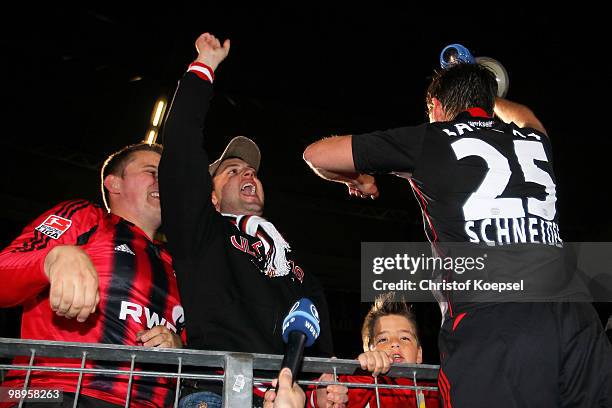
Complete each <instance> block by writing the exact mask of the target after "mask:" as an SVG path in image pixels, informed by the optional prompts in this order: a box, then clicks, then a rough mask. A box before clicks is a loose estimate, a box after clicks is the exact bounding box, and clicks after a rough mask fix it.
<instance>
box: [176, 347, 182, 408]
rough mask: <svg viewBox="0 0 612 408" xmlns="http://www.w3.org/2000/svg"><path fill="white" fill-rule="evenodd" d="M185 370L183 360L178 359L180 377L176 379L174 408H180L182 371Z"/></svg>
mask: <svg viewBox="0 0 612 408" xmlns="http://www.w3.org/2000/svg"><path fill="white" fill-rule="evenodd" d="M182 368H183V359H182V358H180V357H179V359H178V373H177V374H178V377H176V391H175V392H174V408H176V407H178V402H179V395H180V393H181V371H182Z"/></svg>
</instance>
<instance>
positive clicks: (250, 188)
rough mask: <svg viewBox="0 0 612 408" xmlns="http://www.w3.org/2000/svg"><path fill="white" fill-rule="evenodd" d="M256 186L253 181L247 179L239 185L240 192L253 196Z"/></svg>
mask: <svg viewBox="0 0 612 408" xmlns="http://www.w3.org/2000/svg"><path fill="white" fill-rule="evenodd" d="M256 193H257V187H256V186H255V184H254V183H252V182H250V181H247V182H246V183H244V184H243V185H242V186H241V187H240V194H242V195H245V196H249V197H253V196H255V197H256V196H257V194H256Z"/></svg>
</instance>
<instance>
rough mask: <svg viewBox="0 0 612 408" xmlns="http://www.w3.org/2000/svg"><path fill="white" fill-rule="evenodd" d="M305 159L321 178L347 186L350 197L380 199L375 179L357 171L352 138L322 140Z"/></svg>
mask: <svg viewBox="0 0 612 408" xmlns="http://www.w3.org/2000/svg"><path fill="white" fill-rule="evenodd" d="M303 157H304V160H305V161H306V163H307V164H308V165H309V166H310V168H311V169H312V170H313V171H314V172H315V173H316V174H317V175H318V176H319V177H321V178H323V179H325V180H329V181H335V182H338V183H344V184H346V186H347V187H348V190H349V194H350V195H354V196H357V197H362V198H366V197H371V198H376V197H378V195H379V193H378V187H377V186H376V180H375V179H374V177H372V176H370V175H369V174H364V173H359V172H357V171H356V170H355V164H354V162H353V148H352V136H350V135H348V136H333V137H328V138H325V139H321V140H319V141H318V142H315V143H313V144H311V145H310V146H308V147H307V148H306V150H305V151H304V155H303Z"/></svg>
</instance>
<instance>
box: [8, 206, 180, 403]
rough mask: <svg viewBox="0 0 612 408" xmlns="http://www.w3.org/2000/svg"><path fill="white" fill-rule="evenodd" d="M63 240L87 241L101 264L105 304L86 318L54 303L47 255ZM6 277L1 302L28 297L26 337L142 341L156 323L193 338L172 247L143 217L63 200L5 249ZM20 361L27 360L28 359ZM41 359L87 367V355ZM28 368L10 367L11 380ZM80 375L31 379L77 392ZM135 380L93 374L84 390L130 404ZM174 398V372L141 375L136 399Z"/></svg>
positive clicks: (89, 250) (86, 246)
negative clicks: (153, 234)
mask: <svg viewBox="0 0 612 408" xmlns="http://www.w3.org/2000/svg"><path fill="white" fill-rule="evenodd" d="M58 245H79V246H80V247H81V248H82V249H83V250H84V251H85V252H86V253H87V254H88V255H89V257H90V259H91V261H92V263H93V265H94V267H95V268H96V271H97V272H98V279H99V292H100V304H99V305H98V308H97V311H96V312H95V313H94V314H92V315H90V316H89V318H88V319H87V320H86V321H85V322H83V323H79V322H77V321H76V319H66V318H64V317H60V316H57V315H56V314H55V313H54V312H53V311H52V310H51V307H50V305H49V288H48V286H49V281H48V279H47V277H46V275H45V274H44V259H45V256H46V255H47V253H48V252H49V251H50V250H51V249H53V248H54V247H56V246H58ZM0 279H1V280H2V282H3V284H2V285H0V306H1V307H7V306H13V305H17V304H21V305H23V318H22V325H21V337H22V338H24V339H36V340H55V341H71V342H85V343H108V344H124V345H131V346H137V345H141V344H140V343H137V342H136V334H137V333H138V332H139V331H141V330H146V329H150V328H152V327H154V326H156V325H164V326H166V327H168V328H169V329H170V330H172V331H174V332H177V333H179V334H181V335H182V337H183V339H185V336H184V334H183V333H182V332H183V330H182V329H183V326H184V314H183V308H182V306H181V304H180V298H179V293H178V288H177V283H176V277H175V275H174V270H173V267H172V259H171V258H170V255H169V254H168V252H167V251H166V250H165V249H164V248H163V247H162V246H161V245H160V244H159V243H157V242H153V241H151V240H150V239H149V238H148V237H147V235H146V234H145V233H144V232H143V231H142V230H141V229H140V228H139V227H137V226H136V225H134V224H132V223H130V222H128V221H126V220H124V219H122V218H121V217H118V216H116V215H113V214H108V213H106V211H104V210H103V209H102V208H101V207H99V206H97V205H94V204H92V203H90V202H88V201H85V200H76V201H68V202H64V203H61V204H59V205H57V206H55V207H54V208H52V209H51V210H49V211H47V212H46V213H44V214H43V215H41V216H40V217H38V218H37V219H36V220H34V221H33V222H32V223H31V224H30V225H28V226H27V227H26V228H25V229H24V230H23V232H22V233H21V235H20V236H19V237H18V238H17V239H16V240H15V241H13V242H12V243H11V244H10V245H9V246H8V247H7V248H6V249H4V250H3V251H2V252H1V253H0ZM15 363H18V364H24V363H26V364H27V359H24V358H21V359H16V361H15ZM35 364H36V365H53V364H61V365H62V366H75V367H79V366H80V361H71V360H66V359H62V360H58V359H50V358H37V359H36V360H35ZM109 364H111V363H108V364H105V365H104V366H101V365H94V364H93V363H89V364H88V367H91V368H111V367H112V368H116V367H117V365H115V366H111V365H109ZM122 367H123V365H122ZM125 367H129V363H126V364H125ZM23 373H24V372H23V371H20V372H17V371H14V372H11V373H9V376H8V377H7V380H6V381H5V383H4V384H3V385H4V386H16V385H18V384H19V383H21V382H22V378H23ZM77 377H78V374H76V373H50V372H34V373H33V375H32V377H31V378H30V384H31V385H32V386H40V387H60V388H62V389H63V390H64V391H69V392H70V391H75V390H76V384H77ZM127 383H128V378H127V376H124V377H109V376H97V375H85V376H84V378H83V384H82V389H81V393H83V394H85V395H88V396H91V397H94V398H99V399H102V400H105V401H108V402H111V403H116V404H120V405H123V404H124V401H125V397H126V395H127ZM172 400H173V386H172V384H171V381H170V380H168V379H160V378H152V377H141V378H138V377H135V380H134V382H133V384H132V393H131V401H132V402H131V404H132V406H137V407H154V406H156V407H161V406H167V405H168V403H170V402H171V401H172Z"/></svg>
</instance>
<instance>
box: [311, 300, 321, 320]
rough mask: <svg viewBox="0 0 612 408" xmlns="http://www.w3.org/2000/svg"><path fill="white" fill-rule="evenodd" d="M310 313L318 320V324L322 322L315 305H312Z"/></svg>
mask: <svg viewBox="0 0 612 408" xmlns="http://www.w3.org/2000/svg"><path fill="white" fill-rule="evenodd" d="M310 313H312V315H313V316H314V317H315V319H317V321H318V322H320V321H321V319H320V318H319V311H318V310H317V308H316V307H315V305H313V304H311V305H310Z"/></svg>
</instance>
